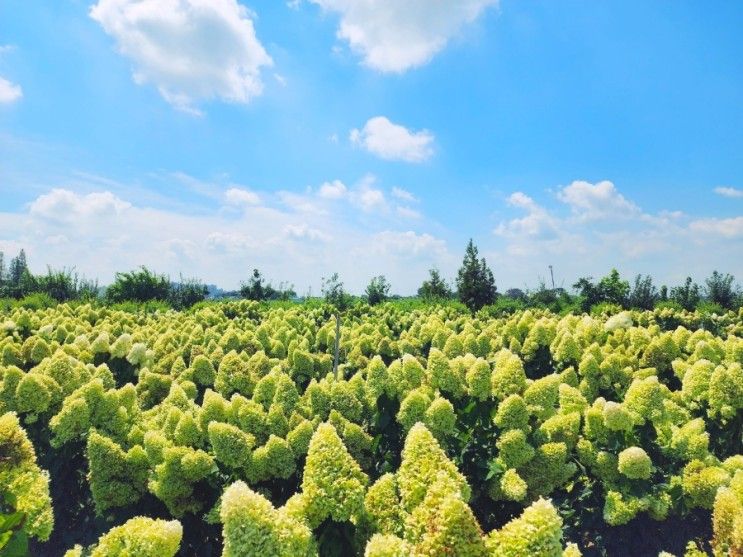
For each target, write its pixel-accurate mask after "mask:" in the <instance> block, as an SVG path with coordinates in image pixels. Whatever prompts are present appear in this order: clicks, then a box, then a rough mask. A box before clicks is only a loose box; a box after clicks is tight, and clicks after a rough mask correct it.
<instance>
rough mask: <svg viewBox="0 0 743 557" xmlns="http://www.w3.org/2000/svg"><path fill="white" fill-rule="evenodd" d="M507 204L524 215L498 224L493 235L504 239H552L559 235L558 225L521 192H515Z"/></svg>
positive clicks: (545, 211) (544, 210) (555, 220)
mask: <svg viewBox="0 0 743 557" xmlns="http://www.w3.org/2000/svg"><path fill="white" fill-rule="evenodd" d="M507 201H508V204H509V205H511V206H512V207H517V208H519V209H523V210H524V211H526V215H525V216H524V217H521V218H515V219H513V220H511V221H508V222H505V223H500V224H499V225H498V226H497V227H496V229H495V233H496V234H497V235H499V236H503V237H506V238H516V239H524V238H530V239H534V238H537V239H543V240H544V239H553V238H556V237H558V236H559V235H560V225H559V223H558V222H557V219H555V218H554V217H553V216H552V215H550V214H549V213H548V212H547V210H546V209H544V208H543V207H541V206H540V205H538V204H537V203H535V201H534V200H533V199H532V198H531V197H529V196H528V195H526V194H525V193H523V192H520V191H517V192H514V193H512V194H511V195H510V196H509V197H508V200H507Z"/></svg>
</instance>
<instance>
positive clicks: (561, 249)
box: [489, 181, 743, 285]
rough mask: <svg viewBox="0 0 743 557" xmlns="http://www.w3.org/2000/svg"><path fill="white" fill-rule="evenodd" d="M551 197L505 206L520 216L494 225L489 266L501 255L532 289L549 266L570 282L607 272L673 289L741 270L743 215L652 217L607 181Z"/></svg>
mask: <svg viewBox="0 0 743 557" xmlns="http://www.w3.org/2000/svg"><path fill="white" fill-rule="evenodd" d="M555 197H556V199H557V201H558V202H559V203H557V204H553V205H549V206H546V205H544V204H540V203H538V202H537V201H535V200H534V199H533V198H532V197H530V196H529V195H527V194H525V193H523V192H515V193H512V194H511V195H510V196H509V197H508V198H507V200H506V201H507V205H508V206H509V207H511V208H513V210H515V211H517V212H519V213H522V214H517V215H514V216H512V217H511V218H508V219H503V220H502V221H501V222H500V223H498V224H497V225H496V226H495V228H494V229H493V232H494V234H495V237H496V238H497V240H496V245H497V246H498V248H497V251H495V252H494V254H493V256H492V257H490V258H489V260H491V259H492V260H494V261H498V260H499V259H503V258H504V257H507V258H508V265H509V272H510V273H512V274H514V275H518V276H524V277H525V280H528V281H529V283H531V284H533V283H534V281H535V279H536V278H537V277H539V276H541V277H544V276H545V269H546V268H547V265H548V264H554V265H555V268H556V269H559V271H560V273H561V276H563V277H565V276H567V277H568V280H570V281H574V280H575V279H576V278H577V277H580V276H587V275H593V276H597V275H598V274H600V273H604V272H606V271H608V270H609V269H611V268H612V267H616V268H618V269H620V271H621V272H622V273H624V274H625V275H627V276H632V275H634V274H636V273H650V274H652V275H653V276H654V278H655V279H656V280H658V281H659V282H667V283H668V282H670V283H671V284H673V283H674V282H681V281H682V280H683V279H684V278H685V277H686V276H687V275H688V274H690V273H692V274H693V275H694V276H696V278H697V279H699V280H701V279H702V278H703V277H704V273H709V272H711V270H712V269H714V268H724V269H725V270H726V271H728V272H732V273H733V274H736V275H738V274H741V273H742V272H743V268H742V267H741V266H740V264H739V263H738V262H737V261H736V260H735V258H732V259H731V258H730V253H731V252H732V251H735V250H738V251H740V249H743V246H742V245H741V240H742V239H743V217H733V218H700V217H694V216H690V215H687V214H684V213H682V212H680V211H674V210H663V211H659V212H657V213H650V212H647V211H644V210H643V209H642V208H641V207H640V206H638V205H637V204H636V203H634V202H633V201H632V200H630V199H627V197H625V196H624V195H623V194H622V193H620V192H619V190H618V189H617V188H616V187H615V186H614V184H612V183H611V182H606V181H604V182H599V183H596V184H590V183H588V182H580V181H576V182H573V183H572V184H570V185H569V186H567V187H564V188H561V189H559V190H558V191H557V192H556V195H555ZM689 262H693V265H692V266H691V267H690V266H689V265H690V264H689ZM556 272H557V271H556ZM496 275H497V273H496ZM558 283H559V280H558ZM571 283H572V282H571ZM568 285H569V284H568Z"/></svg>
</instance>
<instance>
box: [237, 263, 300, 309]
mask: <svg viewBox="0 0 743 557" xmlns="http://www.w3.org/2000/svg"><path fill="white" fill-rule="evenodd" d="M296 295H297V293H296V292H295V291H294V285H288V284H284V283H281V284H279V287H278V289H276V288H274V287H273V286H271V283H270V282H267V281H266V279H265V278H264V277H263V274H262V273H261V272H260V271H259V270H258V269H253V275H252V276H251V277H250V279H248V281H247V282H243V283H242V284H241V285H240V296H242V297H243V298H245V299H246V300H256V301H258V302H261V301H263V300H290V299H292V298H294V297H295V296H296Z"/></svg>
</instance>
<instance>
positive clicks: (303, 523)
mask: <svg viewBox="0 0 743 557" xmlns="http://www.w3.org/2000/svg"><path fill="white" fill-rule="evenodd" d="M335 339H336V320H335V317H334V314H333V310H332V308H331V307H330V306H327V305H320V304H316V305H312V304H305V305H298V304H296V305H292V304H284V305H281V304H273V305H272V304H258V303H256V302H249V301H239V302H237V301H236V302H222V303H212V304H202V305H200V306H196V307H195V308H194V309H192V310H189V311H185V312H178V311H172V310H171V311H156V312H150V313H147V312H144V311H140V312H139V313H137V312H132V311H123V310H117V309H114V308H112V307H103V306H92V305H76V306H75V305H67V304H62V305H58V306H56V307H54V308H50V309H40V310H28V309H22V308H15V309H8V310H5V311H4V313H0V495H1V496H2V508H1V509H0V510H1V511H2V513H0V547H2V546H4V547H5V549H3V550H0V553H2V551H5V552H6V553H7V554H8V555H65V556H66V557H78V556H87V555H92V556H95V557H98V556H113V555H122V556H124V555H126V556H137V557H167V556H172V555H188V556H191V555H204V556H209V555H214V556H216V555H224V556H232V557H237V556H254V555H255V556H265V557H272V556H282V557H283V556H287V557H293V556H308V557H309V556H316V555H321V556H325V555H328V556H341V555H343V556H345V555H350V556H352V555H365V556H366V557H407V556H464V557H476V556H497V557H524V556H545V557H552V556H555V557H557V556H565V557H568V556H569V557H574V556H578V555H587V556H588V555H651V554H652V555H658V553H659V552H661V551H663V552H668V553H665V555H668V554H674V555H677V556H679V557H680V556H681V555H683V554H684V553H686V555H688V556H690V557H691V556H694V557H698V556H702V555H714V556H715V557H720V556H728V555H730V556H741V555H743V447H742V435H743V367H742V365H743V310H740V311H738V312H737V313H734V312H728V313H726V314H722V315H708V314H700V313H690V312H686V311H681V310H672V309H657V310H655V311H646V312H639V311H631V312H622V313H618V314H614V315H606V314H601V315H566V316H560V315H555V314H552V313H550V312H548V311H546V310H544V311H542V310H526V311H519V312H517V313H514V314H512V315H496V314H491V313H488V311H487V309H486V310H483V311H480V312H479V313H477V314H475V315H474V316H473V315H471V314H470V313H469V312H467V311H466V310H465V309H463V308H459V307H456V306H447V305H442V306H436V305H430V306H427V305H422V304H421V305H410V306H406V305H405V304H402V303H398V304H396V303H386V304H382V305H379V306H374V307H369V306H366V305H358V306H354V307H352V308H351V309H349V310H348V311H347V312H346V313H345V314H344V315H343V319H342V326H341V327H340V340H339V350H338V353H339V358H338V362H339V365H338V366H337V367H335V366H334V354H335ZM334 368H335V369H334ZM648 533H649V534H648ZM646 538H652V540H651V541H648V540H647V539H646ZM653 540H654V541H653ZM633 544H634V545H633ZM622 548H623V549H622Z"/></svg>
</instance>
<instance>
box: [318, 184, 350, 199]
mask: <svg viewBox="0 0 743 557" xmlns="http://www.w3.org/2000/svg"><path fill="white" fill-rule="evenodd" d="M347 193H348V188H347V187H346V185H345V184H344V183H343V182H341V181H340V180H333V181H332V182H325V183H324V184H322V185H321V186H320V189H319V190H318V192H317V194H318V195H319V196H320V197H323V198H325V199H341V198H343V197H345V196H346V194H347Z"/></svg>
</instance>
